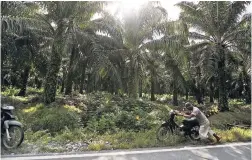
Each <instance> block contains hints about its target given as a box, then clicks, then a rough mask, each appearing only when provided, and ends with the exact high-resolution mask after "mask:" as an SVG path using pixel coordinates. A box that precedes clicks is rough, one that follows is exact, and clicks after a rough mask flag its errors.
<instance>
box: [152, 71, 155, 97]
mask: <svg viewBox="0 0 252 160" xmlns="http://www.w3.org/2000/svg"><path fill="white" fill-rule="evenodd" d="M151 101H155V78H154V71H153V69H152V70H151Z"/></svg>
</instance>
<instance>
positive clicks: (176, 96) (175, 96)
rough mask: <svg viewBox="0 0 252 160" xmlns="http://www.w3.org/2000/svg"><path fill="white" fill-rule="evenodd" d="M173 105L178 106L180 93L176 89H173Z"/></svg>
mask: <svg viewBox="0 0 252 160" xmlns="http://www.w3.org/2000/svg"><path fill="white" fill-rule="evenodd" d="M172 104H173V105H174V106H178V91H177V89H176V88H174V89H173V97H172Z"/></svg>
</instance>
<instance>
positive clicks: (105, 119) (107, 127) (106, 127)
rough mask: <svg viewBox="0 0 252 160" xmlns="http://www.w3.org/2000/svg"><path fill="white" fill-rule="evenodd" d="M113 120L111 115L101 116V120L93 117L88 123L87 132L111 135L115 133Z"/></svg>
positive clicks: (113, 117) (113, 116)
mask: <svg viewBox="0 0 252 160" xmlns="http://www.w3.org/2000/svg"><path fill="white" fill-rule="evenodd" d="M115 118H116V117H115V115H114V114H113V113H108V114H105V115H102V116H101V118H96V117H93V118H92V119H90V120H89V121H88V124H87V130H88V131H90V132H94V133H98V134H104V133H106V132H112V133H113V132H115V131H116V125H115Z"/></svg>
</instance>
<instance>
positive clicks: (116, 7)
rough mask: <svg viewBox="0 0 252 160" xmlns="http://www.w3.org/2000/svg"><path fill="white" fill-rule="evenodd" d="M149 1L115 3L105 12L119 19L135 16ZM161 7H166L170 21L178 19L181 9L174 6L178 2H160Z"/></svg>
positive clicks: (123, 0) (125, 0)
mask: <svg viewBox="0 0 252 160" xmlns="http://www.w3.org/2000/svg"><path fill="white" fill-rule="evenodd" d="M147 2H148V1H146V0H135V1H131V0H129V1H127V0H122V1H113V2H111V3H110V4H109V5H107V7H106V8H105V10H107V11H108V12H110V13H111V14H112V15H114V16H116V17H118V18H119V19H122V17H123V16H125V15H132V16H134V11H137V10H139V9H140V8H141V7H142V6H143V5H144V4H146V3H147ZM159 2H160V4H161V6H162V7H164V8H165V9H166V10H167V12H168V16H169V18H170V19H172V20H175V19H178V17H179V13H180V9H179V8H178V7H176V6H174V4H176V3H177V2H178V1H173V2H169V1H159Z"/></svg>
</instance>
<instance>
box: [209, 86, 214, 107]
mask: <svg viewBox="0 0 252 160" xmlns="http://www.w3.org/2000/svg"><path fill="white" fill-rule="evenodd" d="M209 96H210V103H213V102H214V86H213V84H210V95H209Z"/></svg>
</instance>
